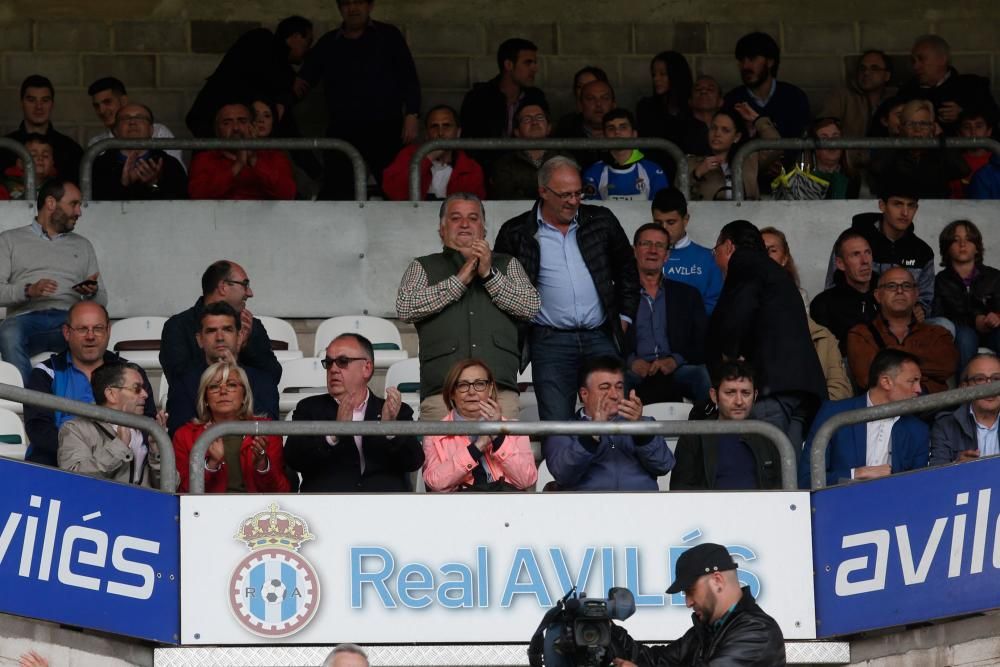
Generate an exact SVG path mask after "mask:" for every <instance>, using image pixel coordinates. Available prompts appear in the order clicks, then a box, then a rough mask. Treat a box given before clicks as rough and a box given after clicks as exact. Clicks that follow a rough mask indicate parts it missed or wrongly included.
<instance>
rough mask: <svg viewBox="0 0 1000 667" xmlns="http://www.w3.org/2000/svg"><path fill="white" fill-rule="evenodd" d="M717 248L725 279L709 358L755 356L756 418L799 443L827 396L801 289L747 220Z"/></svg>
mask: <svg viewBox="0 0 1000 667" xmlns="http://www.w3.org/2000/svg"><path fill="white" fill-rule="evenodd" d="M713 252H714V253H715V263H716V264H717V265H718V266H719V269H721V270H722V274H723V275H724V276H725V283H723V286H722V294H721V295H719V302H718V304H717V305H716V306H715V311H714V312H713V313H712V319H711V320H710V321H709V327H708V343H707V345H706V350H707V359H708V363H709V365H711V364H714V363H719V362H721V361H724V360H726V359H740V358H742V359H745V360H746V361H749V362H750V363H751V364H752V365H753V367H754V368H756V369H757V373H758V377H757V380H758V383H757V392H758V396H759V398H758V400H757V403H756V404H755V405H754V409H753V413H752V415H751V416H752V418H754V419H760V420H762V421H766V422H769V423H771V424H774V425H775V426H777V427H778V428H779V429H781V430H782V431H784V432H785V433H786V434H788V439H789V440H791V441H792V444H793V445H798V444H799V443H801V442H802V440H803V435H804V434H805V431H806V428H805V426H806V424H807V423H808V422H809V420H810V419H811V417H812V415H813V414H814V413H815V411H816V408H817V407H818V406H819V403H820V400H821V399H823V398H826V396H827V390H826V380H825V379H824V377H823V368H822V367H821V366H820V363H819V358H818V357H817V356H816V349H815V348H814V347H813V342H812V336H811V335H810V334H809V325H808V323H807V322H806V311H805V309H804V308H803V307H802V297H801V296H800V295H799V290H798V288H797V287H796V286H795V283H794V282H792V278H791V276H790V275H789V274H788V272H787V271H785V270H784V269H783V268H782V267H781V265H780V264H778V263H777V262H775V261H773V260H772V259H771V258H769V257H768V256H767V250H766V249H765V247H764V240H763V239H762V238H761V235H760V230H758V229H757V228H756V227H754V226H753V225H752V224H751V223H749V222H747V221H746V220H734V221H733V222H730V223H729V224H727V225H726V226H724V227H723V228H722V229H721V230H720V231H719V237H718V240H717V241H716V243H715V248H714V249H713Z"/></svg>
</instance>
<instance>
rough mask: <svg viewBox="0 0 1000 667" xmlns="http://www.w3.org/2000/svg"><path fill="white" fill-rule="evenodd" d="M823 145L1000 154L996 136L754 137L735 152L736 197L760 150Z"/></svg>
mask: <svg viewBox="0 0 1000 667" xmlns="http://www.w3.org/2000/svg"><path fill="white" fill-rule="evenodd" d="M817 148H819V149H823V148H832V149H837V148H870V149H891V150H908V149H909V150H912V149H917V148H956V149H960V150H968V149H973V148H985V149H987V150H990V151H993V154H994V155H1000V141H997V140H995V139H966V138H964V137H948V138H945V139H940V138H939V139H903V138H901V137H889V138H882V137H852V138H844V139H751V140H750V141H748V142H747V143H745V144H744V145H743V146H741V147H740V149H739V150H737V151H736V155H734V156H733V164H732V169H733V176H732V178H733V201H743V197H744V196H745V193H744V191H743V165H744V163H745V162H746V159H747V158H748V157H749V156H750V155H752V154H753V153H756V152H758V151H768V150H815V149H817Z"/></svg>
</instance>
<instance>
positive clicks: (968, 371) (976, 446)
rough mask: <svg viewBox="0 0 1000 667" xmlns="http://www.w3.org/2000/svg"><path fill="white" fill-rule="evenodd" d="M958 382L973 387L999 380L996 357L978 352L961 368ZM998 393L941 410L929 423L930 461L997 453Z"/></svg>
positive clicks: (971, 458) (999, 361) (940, 462)
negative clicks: (950, 408) (947, 409)
mask: <svg viewBox="0 0 1000 667" xmlns="http://www.w3.org/2000/svg"><path fill="white" fill-rule="evenodd" d="M960 382H961V386H963V387H976V386H979V385H984V384H992V383H994V382H1000V359H998V358H997V356H996V355H995V354H978V355H976V356H975V357H973V358H972V360H971V361H969V363H968V365H966V367H965V369H964V370H963V371H962V377H961V380H960ZM998 426H1000V395H998V396H990V397H988V398H980V399H977V400H975V401H972V402H970V403H962V404H961V405H959V406H958V407H957V408H955V409H954V410H949V411H947V412H942V413H941V414H939V415H938V416H937V417H936V418H935V419H934V425H933V426H932V427H931V465H932V466H933V465H943V464H945V463H965V462H966V461H975V460H976V459H980V458H983V457H984V456H996V455H997V454H1000V443H998V441H997V429H998Z"/></svg>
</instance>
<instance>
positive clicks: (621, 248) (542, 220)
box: [494, 156, 639, 421]
mask: <svg viewBox="0 0 1000 667" xmlns="http://www.w3.org/2000/svg"><path fill="white" fill-rule="evenodd" d="M538 195H539V200H538V203H537V204H535V207H534V208H533V209H532V210H531V211H527V212H525V213H523V214H521V215H519V216H517V217H515V218H512V219H510V220H508V221H507V222H505V223H504V224H503V227H501V229H500V233H499V234H498V235H497V240H496V244H495V246H494V251H495V252H498V253H503V254H507V255H511V256H513V257H515V258H517V260H518V261H519V262H520V263H521V266H523V267H524V269H525V272H526V273H527V274H528V277H529V278H530V279H531V282H532V284H533V285H534V286H535V288H536V289H537V290H538V293H539V295H540V296H541V299H542V307H541V310H540V311H539V313H538V315H537V316H535V318H534V319H533V320H532V321H531V324H530V325H528V327H527V331H525V332H524V334H523V337H522V345H523V346H526V350H525V351H526V352H527V358H528V359H530V360H531V363H532V376H533V378H534V385H535V394H536V396H537V397H538V415H539V417H540V418H541V419H543V420H563V421H565V420H570V419H572V418H573V413H574V410H573V408H574V406H575V405H576V378H577V371H578V369H579V368H580V366H581V364H582V363H583V361H584V360H586V359H587V358H589V357H593V356H597V355H615V356H619V357H621V354H622V350H623V349H624V345H623V336H624V333H625V330H626V329H627V328H628V326H629V324H631V322H632V319H633V318H634V317H635V313H636V309H637V307H638V302H639V275H638V272H637V270H636V266H635V257H634V255H633V253H632V246H631V245H630V244H629V240H628V237H627V236H626V235H625V231H624V230H623V229H622V226H621V223H619V222H618V219H617V218H616V217H615V216H614V214H613V213H611V211H609V210H608V209H606V208H603V207H600V206H587V205H582V204H581V203H580V200H581V198H582V197H583V185H582V181H581V178H580V167H579V165H577V163H576V162H574V161H573V160H572V159H570V158H567V157H561V156H557V157H554V158H551V159H550V160H548V161H547V162H546V163H545V164H543V165H542V167H541V169H539V171H538ZM525 359H526V356H525V355H524V354H523V353H522V365H524V364H525V363H526V361H525Z"/></svg>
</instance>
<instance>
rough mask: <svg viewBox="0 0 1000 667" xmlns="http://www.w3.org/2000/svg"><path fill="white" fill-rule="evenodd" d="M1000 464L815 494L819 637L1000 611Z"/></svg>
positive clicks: (901, 477)
mask: <svg viewBox="0 0 1000 667" xmlns="http://www.w3.org/2000/svg"><path fill="white" fill-rule="evenodd" d="M998 496H1000V458H996V457H994V458H990V459H983V460H981V461H976V462H973V463H963V464H961V465H951V466H944V467H941V468H933V469H930V470H922V471H918V472H912V473H907V474H903V475H895V476H892V477H887V478H884V479H880V480H876V481H872V482H866V483H863V484H852V485H847V486H838V487H834V488H831V489H827V490H823V491H819V492H817V493H814V494H813V551H814V553H815V558H816V619H817V621H816V626H817V633H818V634H819V636H821V637H831V636H834V635H842V634H848V633H853V632H859V631H862V630H871V629H875V628H884V627H891V626H896V625H903V624H906V623H912V622H918V621H928V620H931V619H935V618H945V617H948V616H956V615H960V614H967V613H972V612H977V611H982V610H985V609H992V608H995V607H997V606H998V605H1000V529H998V528H1000V527H998V520H1000V497H998Z"/></svg>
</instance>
